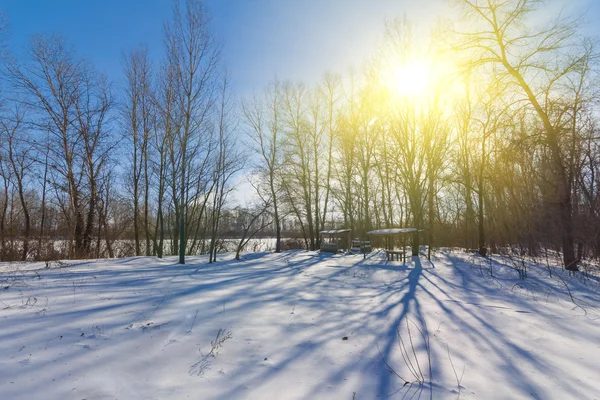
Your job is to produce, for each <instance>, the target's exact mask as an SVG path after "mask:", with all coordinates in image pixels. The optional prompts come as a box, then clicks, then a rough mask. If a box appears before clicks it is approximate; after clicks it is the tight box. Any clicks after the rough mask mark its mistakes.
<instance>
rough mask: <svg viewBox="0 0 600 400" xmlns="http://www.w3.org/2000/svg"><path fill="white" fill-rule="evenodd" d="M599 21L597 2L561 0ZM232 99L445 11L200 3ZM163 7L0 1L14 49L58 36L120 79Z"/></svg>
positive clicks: (341, 61) (146, 0) (159, 0)
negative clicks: (392, 24) (394, 27)
mask: <svg viewBox="0 0 600 400" xmlns="http://www.w3.org/2000/svg"><path fill="white" fill-rule="evenodd" d="M568 2H570V3H577V5H578V6H579V7H587V8H589V13H588V19H589V21H590V26H591V27H592V28H590V29H593V23H594V22H595V21H598V20H600V0H568ZM206 3H207V5H208V7H209V9H210V10H211V14H212V17H213V23H214V27H215V30H216V31H217V33H218V34H219V35H220V36H221V37H222V39H223V40H224V43H225V47H224V56H225V59H226V62H227V65H228V67H229V69H230V71H231V73H232V75H233V78H234V81H235V84H236V87H237V89H238V90H239V92H241V93H243V94H247V93H249V92H251V91H252V89H260V88H262V87H263V86H264V85H265V84H266V83H267V82H268V81H269V80H270V79H271V78H273V77H274V76H275V75H277V76H278V77H280V78H290V79H294V80H304V81H308V82H312V81H315V80H317V79H319V78H320V76H321V75H322V74H323V73H324V72H325V71H328V70H331V71H334V72H340V73H344V72H346V71H347V69H348V68H349V67H350V66H355V67H359V66H360V65H361V64H362V63H363V61H364V60H365V58H366V57H367V56H369V55H370V54H371V53H372V52H373V48H374V46H376V44H377V43H378V40H379V38H380V37H381V34H382V31H383V23H384V20H385V19H386V18H393V17H394V16H402V15H403V14H406V15H407V16H408V17H409V19H411V20H412V21H414V22H417V23H418V24H419V25H421V26H430V25H431V24H432V23H434V21H435V19H436V18H437V17H440V16H444V14H445V13H446V12H447V11H446V10H447V2H446V1H444V0H206ZM170 8H171V1H170V0H0V10H2V11H4V12H6V13H7V15H8V18H9V20H10V24H11V38H10V42H9V43H10V46H11V47H12V48H13V49H15V50H17V51H18V50H19V49H22V48H23V47H24V46H25V45H26V44H27V40H28V38H29V37H30V36H31V35H33V34H34V33H40V32H62V33H63V34H65V35H66V36H67V37H68V38H69V39H70V40H71V41H72V43H74V45H75V46H76V48H77V50H78V51H79V53H80V54H83V55H85V56H86V57H88V58H90V59H91V60H92V61H93V62H94V63H95V64H96V66H97V67H98V68H99V69H101V70H102V71H104V72H106V73H107V74H108V75H109V77H110V78H111V79H112V80H113V81H115V82H117V83H118V82H119V80H120V79H121V53H122V52H123V51H127V50H129V49H131V48H133V47H135V46H136V45H138V44H142V43H143V44H146V45H147V46H148V47H149V49H150V52H151V54H152V55H153V56H154V57H155V58H156V59H158V58H159V57H160V56H161V53H162V33H163V30H162V24H163V21H164V20H165V19H166V18H169V17H170V13H171V9H170Z"/></svg>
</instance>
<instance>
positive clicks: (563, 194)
mask: <svg viewBox="0 0 600 400" xmlns="http://www.w3.org/2000/svg"><path fill="white" fill-rule="evenodd" d="M456 2H457V3H458V4H459V5H460V6H461V9H462V10H463V12H464V14H463V15H464V18H465V20H467V21H469V23H471V24H472V26H474V28H471V29H465V30H464V31H458V32H456V33H457V34H458V37H459V39H460V40H461V43H460V44H459V45H458V46H457V49H458V50H461V51H466V52H469V53H470V55H471V65H470V66H471V67H472V68H482V67H486V66H493V67H494V68H495V70H494V71H495V72H496V73H497V75H498V76H499V77H501V79H503V80H505V81H509V82H511V83H513V84H514V86H515V87H517V88H518V94H520V95H521V96H522V97H523V100H525V101H527V102H528V104H529V105H530V106H531V107H532V109H533V110H534V112H535V113H536V115H537V116H538V118H539V120H540V122H541V123H542V125H543V128H544V130H543V138H544V144H545V146H547V147H548V149H549V151H550V154H551V159H552V163H553V166H552V169H553V173H554V177H553V185H554V187H555V191H556V199H555V203H556V209H557V211H556V213H557V217H558V220H559V221H560V225H561V229H560V232H561V237H562V250H563V262H564V265H565V268H567V269H569V270H575V271H576V270H578V267H577V263H578V260H577V257H576V255H575V251H574V234H573V204H572V196H571V191H570V184H569V179H568V173H567V166H566V164H565V159H564V150H565V149H564V148H563V145H562V143H561V119H560V117H558V118H557V115H556V114H554V113H553V112H552V98H553V97H554V94H556V89H557V88H558V86H559V85H560V84H561V83H562V82H564V81H565V80H566V79H568V78H569V76H570V75H571V74H572V73H573V72H576V71H577V70H578V69H580V68H581V66H582V63H583V62H585V60H586V59H587V58H588V56H589V52H588V51H587V50H586V49H585V48H581V47H579V48H578V43H577V35H576V26H577V21H576V20H567V19H565V18H562V17H559V18H557V19H556V20H555V21H552V22H550V23H549V24H548V25H547V26H542V27H538V28H532V27H531V24H532V18H533V14H534V12H535V11H536V10H538V9H539V7H540V5H541V4H542V3H541V2H540V1H537V0H508V1H506V0H485V1H474V0H456Z"/></svg>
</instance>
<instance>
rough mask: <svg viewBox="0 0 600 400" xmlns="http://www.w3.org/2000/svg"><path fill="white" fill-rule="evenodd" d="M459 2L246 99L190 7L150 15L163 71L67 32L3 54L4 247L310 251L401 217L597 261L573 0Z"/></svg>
mask: <svg viewBox="0 0 600 400" xmlns="http://www.w3.org/2000/svg"><path fill="white" fill-rule="evenodd" d="M453 3H454V4H453V10H455V11H456V15H457V17H456V18H455V19H454V20H447V21H446V20H440V23H439V24H437V25H436V29H435V30H434V31H431V32H427V34H424V33H423V32H422V31H420V30H419V29H420V28H419V26H418V23H417V22H413V21H411V20H410V19H409V18H407V17H404V18H402V17H396V18H391V19H389V20H388V21H387V22H386V23H385V24H382V26H381V30H382V32H383V40H382V41H381V43H380V44H379V46H377V47H376V48H374V49H373V54H372V57H370V58H369V59H367V60H357V65H359V67H357V68H353V69H349V70H348V71H346V72H343V73H342V72H340V73H337V72H327V71H323V77H322V80H321V81H320V82H317V83H310V84H306V83H303V82H295V81H291V80H287V79H286V77H285V76H279V77H273V79H272V81H271V83H270V84H269V85H268V86H267V87H259V88H255V91H254V95H253V96H250V97H244V98H240V97H239V96H237V95H236V92H235V90H234V85H233V84H232V82H231V79H230V75H229V73H228V69H231V68H237V67H238V66H228V65H226V64H225V62H224V60H223V59H222V57H221V51H220V46H221V44H220V43H221V42H220V39H219V37H217V35H216V34H215V32H214V29H213V26H212V21H211V17H210V10H209V9H207V6H206V5H205V4H203V2H202V1H200V0H186V1H184V2H181V3H180V2H174V3H173V7H172V15H171V16H168V17H167V18H166V19H165V23H164V26H163V27H157V28H156V29H163V32H164V33H163V36H164V37H163V43H164V48H163V49H160V50H161V52H162V54H164V56H163V57H162V59H161V60H160V61H159V62H156V61H154V58H152V57H151V54H152V53H153V52H154V51H155V49H153V48H148V47H146V46H145V45H140V46H139V47H137V48H132V49H124V52H123V54H122V71H123V76H124V77H125V78H124V79H123V80H122V81H118V82H110V81H108V80H107V78H106V76H105V75H104V74H103V72H102V71H99V70H98V69H97V68H96V67H95V66H94V64H93V63H92V62H91V61H90V60H88V59H87V58H86V57H85V56H84V55H82V54H79V53H78V52H76V51H75V50H74V48H73V46H72V45H71V42H70V38H69V37H65V36H64V35H60V34H51V33H50V34H39V35H35V36H33V37H31V38H30V40H29V45H28V47H27V48H26V49H24V50H23V51H21V52H18V53H16V52H13V51H11V50H10V49H9V48H8V47H7V46H6V45H5V46H4V47H3V55H2V75H1V80H0V84H1V94H0V96H1V97H0V100H1V101H0V105H1V108H0V260H3V261H10V260H23V261H25V260H54V259H82V258H105V257H110V258H113V257H124V256H133V255H148V256H157V257H163V256H166V255H179V256H180V262H182V263H183V262H184V259H185V255H197V254H210V260H211V261H213V260H215V258H216V256H217V253H218V252H220V251H224V250H226V248H225V243H226V242H225V239H235V240H234V242H233V243H234V247H233V249H231V248H230V249H229V251H231V250H236V249H238V250H242V249H243V247H244V246H245V245H246V244H247V243H248V239H249V238H251V237H256V236H257V235H258V236H262V237H274V238H276V241H275V243H276V244H275V246H274V249H273V250H275V251H277V252H279V251H280V250H281V249H290V248H304V249H309V250H315V249H318V248H319V245H320V243H319V240H320V237H319V231H322V230H324V229H333V228H348V229H352V232H353V235H354V236H355V237H356V238H363V237H365V234H366V232H367V231H369V230H372V229H378V228H392V227H406V226H408V227H415V228H418V229H423V230H424V232H423V234H421V235H419V236H420V237H417V238H413V239H412V240H418V241H420V244H423V245H428V246H430V247H432V248H439V247H462V248H465V249H477V250H478V251H479V252H480V253H482V254H486V253H487V252H491V253H498V252H500V251H511V252H517V253H519V254H530V255H540V254H544V252H546V253H547V252H548V251H552V252H559V253H560V254H561V255H562V262H563V266H564V267H565V268H567V269H569V270H577V269H578V263H579V262H580V260H584V259H593V258H598V257H599V256H600V186H599V181H598V179H600V147H599V145H600V137H599V133H598V118H599V114H598V109H597V107H598V100H600V97H599V96H600V95H599V93H598V76H597V72H598V53H597V48H596V41H595V40H594V39H593V38H589V37H586V36H585V35H584V33H583V32H581V31H580V27H581V17H580V16H578V15H573V13H570V12H569V9H568V7H567V8H566V9H564V10H563V11H562V12H558V13H556V15H555V16H554V17H552V18H547V17H544V18H542V17H540V15H539V14H540V8H541V7H542V5H543V4H544V3H541V2H538V1H533V0H519V1H489V2H488V1H470V0H455V1H453ZM1 29H2V34H3V39H2V40H3V42H4V43H6V37H7V35H10V20H8V19H7V18H5V17H4V18H3V19H2V28H1ZM241 183H244V184H245V186H244V187H250V188H252V192H253V193H251V194H250V195H249V196H248V199H250V200H247V201H246V202H245V203H240V202H238V201H235V197H236V196H235V191H236V190H237V189H238V188H237V187H238V186H239V185H241ZM418 244H419V243H417V246H418Z"/></svg>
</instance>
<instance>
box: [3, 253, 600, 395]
mask: <svg viewBox="0 0 600 400" xmlns="http://www.w3.org/2000/svg"><path fill="white" fill-rule="evenodd" d="M176 262H177V260H176V258H166V259H164V260H158V259H155V258H152V257H137V258H127V259H115V260H93V261H70V262H67V263H66V264H63V265H59V264H52V265H51V266H50V267H49V268H45V265H44V263H10V264H9V263H4V264H0V399H2V400H10V399H28V400H29V399H80V400H81V399H87V400H92V399H187V398H190V399H347V400H351V399H384V398H387V399H417V398H421V399H457V398H460V399H600V379H599V378H600V319H599V318H600V311H599V310H600V295H599V293H600V284H599V283H598V280H597V279H595V278H593V277H584V276H583V275H582V274H575V275H569V274H568V273H567V272H566V271H563V270H560V269H559V268H550V269H549V268H547V267H545V266H542V265H537V264H535V265H534V264H531V265H529V271H528V277H527V278H526V279H524V280H522V279H519V276H518V274H517V271H516V270H515V269H514V268H513V267H512V264H511V263H510V262H508V261H507V260H506V259H504V258H501V257H498V256H495V257H493V258H492V261H491V262H488V261H484V260H482V259H480V258H478V257H474V256H469V255H467V254H464V253H459V252H451V251H446V252H438V253H437V254H436V256H435V257H434V258H433V259H432V261H431V262H429V261H427V260H426V259H425V258H424V257H421V258H420V259H419V258H417V257H413V258H412V260H409V261H407V263H406V264H403V263H402V262H401V261H400V262H398V261H385V255H384V254H383V253H381V252H375V253H371V254H370V255H369V256H368V257H367V259H366V260H363V256H362V255H341V254H340V255H332V254H320V253H317V252H303V251H293V252H284V253H281V254H269V253H257V254H247V255H245V257H244V259H243V260H242V261H236V260H234V259H233V256H232V255H231V254H225V255H219V261H218V262H217V263H214V264H208V263H207V258H206V257H190V258H188V263H187V264H186V265H178V264H176ZM490 267H491V272H492V273H493V277H492V276H490ZM550 272H552V277H550ZM567 288H568V289H567ZM569 292H570V294H569ZM409 329H410V333H409ZM419 331H420V332H422V334H421V333H420V332H419ZM219 332H220V335H219V337H218V338H217V334H218V333H219ZM344 338H347V339H345V340H344ZM211 342H212V345H211ZM213 347H214V349H213V350H212V352H211V349H212V348H213ZM427 349H429V351H428V350H427ZM388 366H389V367H388ZM411 371H412V372H411ZM400 377H402V378H400ZM461 377H462V378H461ZM419 381H422V382H421V383H420V382H419ZM405 382H408V383H406V384H405ZM458 382H460V384H459V383H458Z"/></svg>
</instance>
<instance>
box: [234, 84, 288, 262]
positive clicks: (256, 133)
mask: <svg viewBox="0 0 600 400" xmlns="http://www.w3.org/2000/svg"><path fill="white" fill-rule="evenodd" d="M281 96H282V94H281V88H280V83H279V82H277V81H274V82H272V83H271V84H270V85H269V87H268V88H267V89H266V90H265V92H264V93H263V95H262V97H257V96H254V98H253V100H252V101H250V102H243V103H242V110H243V113H244V117H245V120H246V123H247V125H248V130H247V134H248V137H249V138H250V141H251V148H252V149H253V150H254V151H255V152H256V153H257V154H258V155H259V158H260V161H259V162H258V163H257V164H256V169H257V172H258V175H259V176H262V177H264V178H265V180H264V181H265V185H266V186H267V191H268V193H269V196H270V198H271V199H272V207H273V221H274V223H275V235H276V239H275V252H276V253H279V252H281V210H280V209H279V202H278V198H279V193H280V189H279V184H278V179H279V172H280V171H279V168H280V166H281V157H282V154H281V153H282V141H283V121H282V116H281V114H282V111H281V107H282V99H281Z"/></svg>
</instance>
